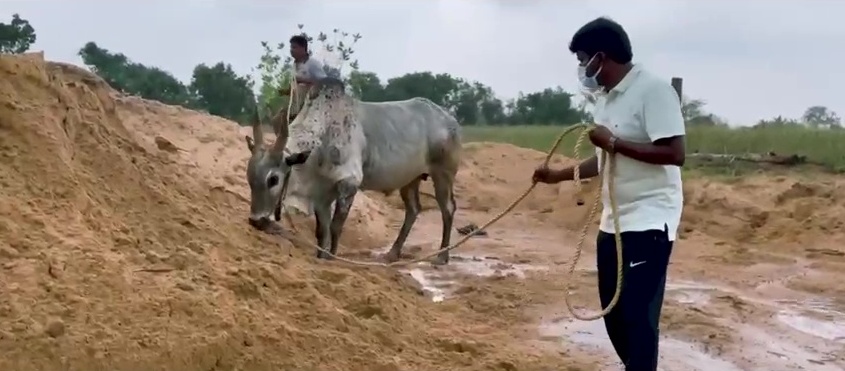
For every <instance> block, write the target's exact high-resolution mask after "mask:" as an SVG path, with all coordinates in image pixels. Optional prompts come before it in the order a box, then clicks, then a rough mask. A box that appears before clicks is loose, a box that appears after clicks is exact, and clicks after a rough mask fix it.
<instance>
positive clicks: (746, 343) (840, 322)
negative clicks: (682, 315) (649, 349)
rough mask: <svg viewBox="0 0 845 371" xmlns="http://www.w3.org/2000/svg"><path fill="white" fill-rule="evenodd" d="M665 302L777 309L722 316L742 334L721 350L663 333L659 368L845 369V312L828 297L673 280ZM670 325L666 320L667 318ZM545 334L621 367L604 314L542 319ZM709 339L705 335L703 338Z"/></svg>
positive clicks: (680, 370)
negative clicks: (776, 295) (732, 301)
mask: <svg viewBox="0 0 845 371" xmlns="http://www.w3.org/2000/svg"><path fill="white" fill-rule="evenodd" d="M666 290H667V291H666V305H687V306H694V307H698V308H704V307H706V306H707V305H708V303H709V302H710V300H711V299H712V298H715V297H718V296H719V295H725V294H731V295H735V296H737V297H740V298H741V299H742V300H744V301H746V302H749V303H753V304H754V305H765V306H768V307H769V309H771V310H772V311H773V312H774V313H775V315H773V316H772V318H765V319H760V320H759V321H755V322H754V323H732V322H729V321H726V320H721V321H720V320H719V319H717V321H720V322H722V323H720V325H721V326H724V331H731V332H733V333H734V334H737V335H738V336H737V337H736V338H737V339H739V340H737V343H736V344H725V346H724V347H723V348H722V349H721V351H720V352H719V354H712V353H711V352H708V351H707V350H706V349H705V348H704V346H703V345H702V344H696V343H695V342H688V341H685V340H680V339H676V338H673V337H672V334H663V336H662V337H661V343H660V368H659V369H660V370H663V371H771V370H784V371H787V370H808V371H809V370H814V371H845V367H843V365H845V359H843V358H842V357H843V356H845V314H843V313H841V312H838V311H836V310H834V309H833V308H832V306H831V305H830V304H829V302H828V301H827V300H826V299H824V298H813V299H810V298H805V299H801V300H793V299H789V300H767V299H766V298H761V297H751V296H747V295H742V293H741V292H739V291H738V290H736V289H732V288H727V287H719V286H712V285H707V284H703V283H698V282H672V283H670V284H668V285H667V288H666ZM664 327H665V324H664ZM539 335H540V336H541V337H542V338H544V339H546V340H553V341H561V342H563V343H567V344H570V345H572V344H574V345H575V346H577V347H579V348H580V349H582V350H584V351H588V352H590V353H593V354H602V355H605V356H607V359H609V360H611V361H608V362H607V363H606V364H603V365H602V367H604V369H608V370H614V369H616V368H618V367H619V365H618V363H616V362H615V361H616V355H615V352H614V350H613V347H612V346H611V343H610V340H609V339H608V338H607V332H606V330H605V328H604V322H603V321H601V320H598V321H592V322H582V321H575V320H561V321H555V322H545V323H542V324H541V325H540V328H539ZM702 340H705V339H702Z"/></svg>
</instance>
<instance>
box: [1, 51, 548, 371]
mask: <svg viewBox="0 0 845 371" xmlns="http://www.w3.org/2000/svg"><path fill="white" fill-rule="evenodd" d="M243 132H244V130H243V129H239V128H237V127H236V126H234V125H233V124H232V123H229V122H226V121H225V120H221V119H217V118H212V117H210V116H207V115H203V114H199V113H195V112H190V111H187V110H184V109H180V108H175V107H170V106H165V105H161V104H158V103H153V102H147V101H142V100H140V99H137V98H127V97H120V96H118V95H117V93H115V92H114V91H112V90H111V89H109V88H108V87H107V86H106V84H105V83H104V82H103V81H102V80H100V79H99V78H97V77H95V76H93V75H91V74H90V73H88V72H86V71H84V70H82V69H79V68H77V67H74V66H69V65H63V64H56V63H45V62H44V60H43V56H40V55H29V56H16V57H13V56H0V158H2V160H0V235H2V239H0V281H2V282H3V284H2V285H0V297H2V298H3V300H2V301H0V354H3V357H2V359H0V369H9V370H21V371H23V370H35V369H49V370H55V369H66V370H96V369H109V370H126V369H145V370H149V369H168V370H186V371H187V370H232V369H241V370H244V369H248V370H262V369H274V370H282V369H283V370H328V369H332V370H409V369H429V370H435V369H467V370H470V369H502V370H514V369H520V370H526V369H527V370H531V369H536V365H538V364H539V362H542V358H541V357H539V356H533V355H526V354H527V353H524V352H520V351H518V350H515V349H512V348H507V347H505V346H504V345H503V344H505V343H506V342H507V333H506V332H502V329H503V328H507V325H506V324H507V319H504V318H497V317H495V316H491V315H490V314H489V313H485V314H479V313H476V312H473V311H470V310H468V309H466V308H465V307H463V306H461V305H459V304H454V303H453V304H443V305H440V306H435V305H434V304H431V303H429V302H428V300H426V298H424V297H422V296H420V295H419V292H418V290H416V289H414V288H412V287H411V286H410V285H408V284H406V283H407V282H406V281H407V280H406V278H404V277H403V276H402V275H401V274H399V273H396V272H394V271H391V270H375V269H372V270H367V269H360V268H359V269H354V270H352V269H347V268H343V267H340V266H338V265H335V264H327V263H324V262H315V261H314V260H313V259H312V258H311V256H312V255H313V251H312V250H310V249H308V250H298V249H295V248H291V246H290V244H289V243H287V242H286V241H284V240H281V239H279V238H277V237H272V236H268V235H264V234H260V233H257V232H254V231H252V230H250V229H249V228H248V227H247V225H246V223H245V222H242V221H241V220H242V219H244V218H245V215H246V212H247V210H246V208H247V205H246V202H244V199H245V197H246V194H245V192H246V190H245V186H244V183H243V179H241V177H240V176H239V173H242V171H243V168H242V166H243V162H244V160H245V156H246V155H247V154H246V150H245V148H244V146H243V144H242V142H241V141H242V138H243V136H242V134H243ZM157 137H160V138H158V139H157ZM357 204H358V205H359V209H360V210H363V211H362V212H361V213H359V214H358V216H357V218H358V219H357V220H356V221H357V223H360V224H372V223H373V220H383V219H378V218H384V216H380V213H383V214H385V215H386V214H389V213H390V212H393V210H392V209H390V208H389V207H388V206H386V205H384V204H381V203H378V202H375V201H372V200H367V198H366V197H362V198H361V199H360V200H359V202H357ZM373 210H375V211H373ZM349 229H350V232H349V235H350V236H351V237H349V238H353V239H362V238H365V237H368V236H370V235H372V234H378V233H373V232H372V231H370V230H364V231H363V232H361V231H356V228H354V226H353V227H350V228H349ZM356 234H357V235H356ZM368 238H369V237H368ZM456 318H460V321H458V320H456ZM547 364H548V363H547Z"/></svg>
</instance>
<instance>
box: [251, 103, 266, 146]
mask: <svg viewBox="0 0 845 371" xmlns="http://www.w3.org/2000/svg"><path fill="white" fill-rule="evenodd" d="M252 138H253V140H255V147H253V149H254V150H253V151H254V152H258V149H259V148H264V132H263V131H262V130H261V117H259V116H258V104H257V103H256V104H255V109H253V111H252Z"/></svg>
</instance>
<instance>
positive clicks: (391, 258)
mask: <svg viewBox="0 0 845 371" xmlns="http://www.w3.org/2000/svg"><path fill="white" fill-rule="evenodd" d="M384 261H385V262H388V263H395V262H398V261H399V252H393V250H391V251H389V252H388V253H387V254H385V255H384Z"/></svg>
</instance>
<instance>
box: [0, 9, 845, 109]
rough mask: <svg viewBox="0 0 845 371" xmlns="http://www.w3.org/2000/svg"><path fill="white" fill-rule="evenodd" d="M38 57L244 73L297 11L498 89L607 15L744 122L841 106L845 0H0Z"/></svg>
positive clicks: (406, 58)
mask: <svg viewBox="0 0 845 371" xmlns="http://www.w3.org/2000/svg"><path fill="white" fill-rule="evenodd" d="M13 12H18V13H20V14H21V15H22V16H23V17H24V18H27V19H29V20H30V21H31V22H32V24H33V26H34V27H35V28H36V31H37V33H38V42H37V44H36V49H43V50H45V51H46V54H47V56H48V58H50V59H54V60H62V61H68V62H73V63H79V62H80V61H79V58H78V57H77V56H76V52H77V50H78V49H79V48H80V47H81V46H82V45H83V44H84V43H85V42H87V41H95V42H97V43H98V44H99V45H100V46H102V47H105V48H108V49H110V50H113V51H119V52H122V53H124V54H126V55H128V56H129V57H130V58H133V59H134V60H136V61H138V62H142V63H145V64H151V65H156V66H159V67H162V68H164V69H165V70H168V71H171V72H173V73H174V74H176V75H177V76H178V77H179V78H181V79H184V80H186V81H187V80H188V79H189V78H190V74H191V71H192V69H193V67H194V65H196V64H197V63H201V62H205V63H216V62H217V61H221V60H222V61H226V62H228V63H231V64H232V65H233V66H234V68H235V69H236V70H238V71H239V72H241V73H248V72H249V71H250V69H251V68H252V67H253V66H254V65H255V64H256V63H257V61H258V57H259V56H260V53H261V47H260V44H259V41H261V40H267V41H271V42H273V43H276V42H279V41H284V42H286V41H287V39H288V38H289V36H290V35H291V34H292V33H293V32H294V31H295V30H296V24H297V23H304V24H305V25H306V27H307V29H308V30H312V31H320V30H322V31H331V29H333V28H335V27H339V28H342V29H344V30H346V31H350V32H360V33H361V34H362V35H363V36H364V38H363V39H362V40H361V41H360V43H359V47H358V49H357V52H356V54H357V56H358V58H359V59H360V62H361V66H362V68H364V69H367V70H372V71H375V72H377V73H378V74H379V75H380V76H381V77H382V78H383V79H386V78H389V77H393V76H397V75H401V74H403V73H406V72H411V71H421V70H431V71H434V72H448V73H451V74H453V75H456V76H461V77H465V78H470V79H475V80H479V81H481V82H484V83H486V84H488V85H490V86H492V87H493V89H494V90H496V92H497V93H498V94H499V95H501V96H504V97H512V96H515V95H516V94H517V93H518V92H519V91H526V92H528V91H535V90H540V89H543V88H545V87H549V86H554V85H562V86H563V87H564V88H565V89H567V90H570V91H574V90H575V88H576V87H577V81H576V79H575V59H574V57H573V56H571V55H570V54H569V51H568V50H567V47H568V43H569V38H570V37H571V35H572V33H574V32H575V30H577V29H578V27H580V26H581V25H583V24H584V23H586V22H588V21H589V20H591V19H593V18H595V17H598V16H602V15H606V16H610V17H611V18H613V19H615V20H617V21H618V22H620V23H621V24H622V25H623V26H624V27H625V28H626V29H627V30H628V32H629V34H630V36H631V39H632V42H633V43H634V54H635V59H636V61H638V62H641V63H643V64H645V65H646V66H648V67H649V68H651V69H653V70H654V71H655V72H657V73H658V74H660V75H663V76H665V77H666V78H667V79H669V78H670V77H672V76H682V77H684V80H685V81H684V88H685V90H686V93H687V94H688V95H690V96H693V97H696V98H701V99H704V100H706V101H707V102H708V107H707V108H708V109H710V110H712V111H713V112H714V113H716V114H719V115H722V116H725V117H727V118H728V119H729V120H731V121H732V122H735V123H744V124H752V123H754V122H756V121H757V120H758V119H760V118H765V117H771V116H776V115H778V114H783V115H786V116H799V115H800V114H801V113H802V112H803V110H804V109H805V108H806V107H808V106H810V105H816V104H820V105H826V106H828V107H830V108H832V109H834V110H836V111H838V112H840V113H843V114H845V101H843V99H841V98H839V94H837V93H836V90H835V89H836V88H837V87H839V86H841V85H843V84H845V72H842V71H843V70H842V69H841V68H840V67H839V64H840V63H839V61H840V60H842V59H843V57H845V51H843V50H842V48H838V47H837V46H836V45H840V44H841V40H843V39H845V26H839V24H840V23H838V22H836V21H837V20H838V18H841V14H845V2H835V1H824V0H805V1H797V0H780V1H776V2H770V1H767V2H763V1H759V0H745V1H737V2H728V1H709V2H708V1H695V0H674V1H670V0H639V1H635V0H628V1H625V0H588V1H579V2H568V1H555V0H548V1H546V0H530V1H507V0H496V1H483V0H465V1H449V0H437V1H425V0H408V1H404V2H402V1H393V2H390V1H387V0H361V1H354V2H353V1H342V0H336V1H329V0H310V1H299V0H297V1H290V0H288V1H276V2H270V1H259V0H242V1H234V0H216V1H214V0H206V1H203V0H190V1H181V2H179V1H177V2H173V1H163V0H148V1H130V0H125V1H114V2H103V1H95V0H77V1H60V0H40V1H23V0H5V1H3V2H0V14H11V13H13Z"/></svg>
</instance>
